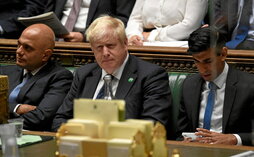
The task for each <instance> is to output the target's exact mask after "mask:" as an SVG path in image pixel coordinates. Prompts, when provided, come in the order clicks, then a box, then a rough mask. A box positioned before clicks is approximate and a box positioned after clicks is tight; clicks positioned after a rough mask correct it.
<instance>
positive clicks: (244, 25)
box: [226, 0, 253, 49]
mask: <svg viewBox="0 0 254 157" xmlns="http://www.w3.org/2000/svg"><path fill="white" fill-rule="evenodd" d="M252 1H253V0H244V4H243V8H242V14H241V17H240V21H239V25H238V28H237V31H236V35H235V37H234V39H232V40H231V41H229V42H227V44H226V46H227V47H228V48H230V49H234V48H236V47H237V46H238V45H239V44H240V43H241V42H242V41H244V39H245V38H246V37H247V35H248V31H249V28H250V15H251V13H252V3H253V2H252Z"/></svg>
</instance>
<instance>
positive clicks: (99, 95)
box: [96, 83, 105, 99]
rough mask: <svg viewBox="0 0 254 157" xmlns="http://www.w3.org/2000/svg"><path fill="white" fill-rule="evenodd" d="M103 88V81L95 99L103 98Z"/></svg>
mask: <svg viewBox="0 0 254 157" xmlns="http://www.w3.org/2000/svg"><path fill="white" fill-rule="evenodd" d="M104 89H105V83H104V84H103V86H102V87H101V89H100V91H99V93H98V95H97V97H96V99H103V98H104Z"/></svg>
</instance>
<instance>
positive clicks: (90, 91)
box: [81, 66, 101, 98]
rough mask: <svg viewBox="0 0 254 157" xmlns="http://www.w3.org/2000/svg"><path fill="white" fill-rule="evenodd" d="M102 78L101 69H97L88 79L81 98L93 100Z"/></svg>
mask: <svg viewBox="0 0 254 157" xmlns="http://www.w3.org/2000/svg"><path fill="white" fill-rule="evenodd" d="M100 78H101V68H99V66H98V68H96V69H95V70H94V71H93V72H92V73H91V75H89V76H87V77H86V80H85V83H84V86H83V88H84V89H83V92H82V95H81V97H84V98H93V95H94V93H95V90H96V88H97V85H98V83H99V81H100Z"/></svg>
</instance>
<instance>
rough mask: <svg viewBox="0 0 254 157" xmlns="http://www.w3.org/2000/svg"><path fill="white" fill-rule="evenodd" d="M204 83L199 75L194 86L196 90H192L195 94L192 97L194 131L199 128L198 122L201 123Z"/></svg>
mask: <svg viewBox="0 0 254 157" xmlns="http://www.w3.org/2000/svg"><path fill="white" fill-rule="evenodd" d="M203 83H204V80H203V79H202V78H201V76H200V75H198V78H197V81H196V82H195V83H194V86H193V89H195V90H192V91H190V92H192V93H193V95H192V98H191V99H192V100H193V102H192V104H193V106H192V110H193V112H191V113H192V115H191V117H192V119H193V121H192V122H193V123H192V126H193V129H194V130H196V128H197V127H198V121H199V110H200V101H201V99H200V97H201V92H202V91H203V89H202V85H203Z"/></svg>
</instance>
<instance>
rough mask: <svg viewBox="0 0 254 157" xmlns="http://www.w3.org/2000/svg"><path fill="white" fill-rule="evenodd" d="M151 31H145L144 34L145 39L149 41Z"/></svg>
mask: <svg viewBox="0 0 254 157" xmlns="http://www.w3.org/2000/svg"><path fill="white" fill-rule="evenodd" d="M150 33H151V32H143V33H142V35H143V37H144V41H148V37H149V35H150Z"/></svg>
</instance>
